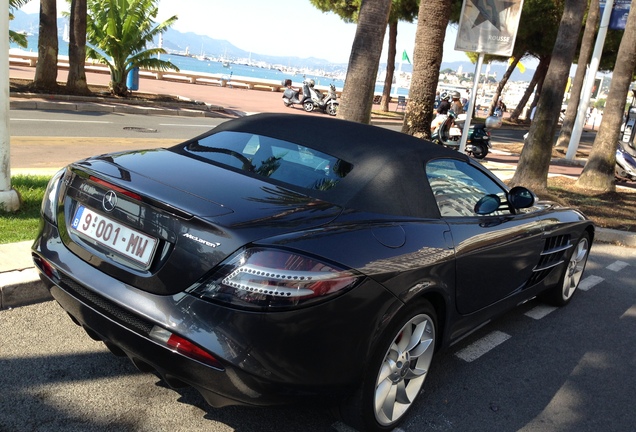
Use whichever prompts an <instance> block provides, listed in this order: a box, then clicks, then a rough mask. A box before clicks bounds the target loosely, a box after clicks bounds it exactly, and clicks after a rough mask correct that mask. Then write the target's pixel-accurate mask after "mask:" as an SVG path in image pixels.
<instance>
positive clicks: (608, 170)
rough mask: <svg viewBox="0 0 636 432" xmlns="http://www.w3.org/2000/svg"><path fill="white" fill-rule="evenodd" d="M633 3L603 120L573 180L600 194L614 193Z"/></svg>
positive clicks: (633, 36)
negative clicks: (577, 177) (575, 179)
mask: <svg viewBox="0 0 636 432" xmlns="http://www.w3.org/2000/svg"><path fill="white" fill-rule="evenodd" d="M634 6H636V5H635V4H634V1H632V10H631V12H630V13H629V16H628V17H627V24H626V26H625V32H624V33H623V38H622V40H621V44H620V47H619V48H618V55H617V57H616V66H614V73H613V74H612V83H611V84H610V90H609V94H608V95H607V104H606V105H605V109H604V110H603V121H602V122H601V127H600V128H599V131H598V133H597V134H596V138H595V139H594V144H593V145H592V151H591V152H590V156H589V158H588V161H587V164H586V165H585V168H584V169H583V173H582V174H581V176H580V177H579V179H578V180H577V181H576V185H577V186H579V187H582V188H587V189H593V190H596V191H600V192H612V191H614V190H616V185H615V184H614V169H615V165H616V146H617V144H618V140H619V135H620V129H621V124H622V122H623V114H624V112H625V103H626V100H627V93H628V92H629V86H630V83H631V80H632V77H633V74H634V70H636V13H635V10H634Z"/></svg>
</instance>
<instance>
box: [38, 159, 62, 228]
mask: <svg viewBox="0 0 636 432" xmlns="http://www.w3.org/2000/svg"><path fill="white" fill-rule="evenodd" d="M64 171H65V170H64V169H61V170H59V171H58V172H56V173H55V175H53V177H51V180H49V183H48V185H47V186H46V191H45V192H44V199H42V207H41V209H40V212H41V213H42V216H44V217H45V218H46V219H48V221H49V222H51V223H53V224H54V225H57V220H56V218H55V215H56V213H57V198H58V196H57V195H58V192H59V190H60V185H61V184H62V176H63V175H64Z"/></svg>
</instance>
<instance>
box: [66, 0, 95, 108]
mask: <svg viewBox="0 0 636 432" xmlns="http://www.w3.org/2000/svg"><path fill="white" fill-rule="evenodd" d="M86 13H87V12H86V0H71V21H70V27H71V34H70V41H69V44H68V62H69V69H68V78H67V80H66V89H67V90H68V91H69V92H72V93H75V94H82V95H86V94H90V91H89V90H88V83H87V82H86V71H85V69H84V64H85V63H86Z"/></svg>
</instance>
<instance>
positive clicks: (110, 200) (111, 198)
mask: <svg viewBox="0 0 636 432" xmlns="http://www.w3.org/2000/svg"><path fill="white" fill-rule="evenodd" d="M102 207H104V210H106V211H107V212H111V211H113V210H115V207H117V194H116V193H115V192H113V191H112V190H109V191H108V192H106V193H105V194H104V199H103V200H102Z"/></svg>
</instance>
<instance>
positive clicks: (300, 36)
mask: <svg viewBox="0 0 636 432" xmlns="http://www.w3.org/2000/svg"><path fill="white" fill-rule="evenodd" d="M22 10H23V11H24V12H27V13H37V12H38V10H39V0H31V2H30V3H29V4H27V5H26V6H24V7H23V8H22ZM60 10H68V3H67V2H66V0H58V12H59V11H60ZM173 15H177V16H178V17H179V19H178V20H177V22H176V23H175V24H174V25H173V28H174V29H175V30H179V31H180V32H193V33H196V34H200V35H206V36H209V37H211V38H213V39H220V40H227V41H228V42H230V43H231V44H232V45H234V46H236V47H237V48H240V49H242V50H245V51H248V52H254V53H258V54H265V55H273V56H298V57H301V58H307V57H317V58H321V59H325V60H328V61H330V62H332V63H348V62H349V55H350V53H351V45H352V44H353V39H354V36H355V31H356V25H355V24H346V23H344V22H343V21H342V20H341V19H340V18H339V17H338V16H337V15H336V14H334V13H323V12H321V11H319V10H318V9H316V8H315V7H314V6H313V5H312V4H311V3H310V2H309V0H270V1H265V0H160V1H159V16H158V17H157V21H163V20H165V19H167V18H169V17H171V16H173ZM415 30H416V24H415V23H413V24H410V23H405V22H400V23H399V24H398V40H397V52H398V55H397V58H396V61H397V62H398V63H399V61H400V60H401V58H402V52H403V51H404V50H406V52H407V54H408V56H409V58H410V59H411V60H412V58H413V45H414V42H415ZM456 34H457V33H456V29H455V28H454V27H453V26H450V27H449V28H448V30H447V32H446V39H445V41H444V61H445V62H451V61H467V60H468V58H467V57H466V55H465V54H464V52H462V51H455V50H454V46H455V39H456ZM387 46H388V31H387V35H386V36H385V43H384V51H383V53H382V57H381V61H385V60H386V56H387Z"/></svg>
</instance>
